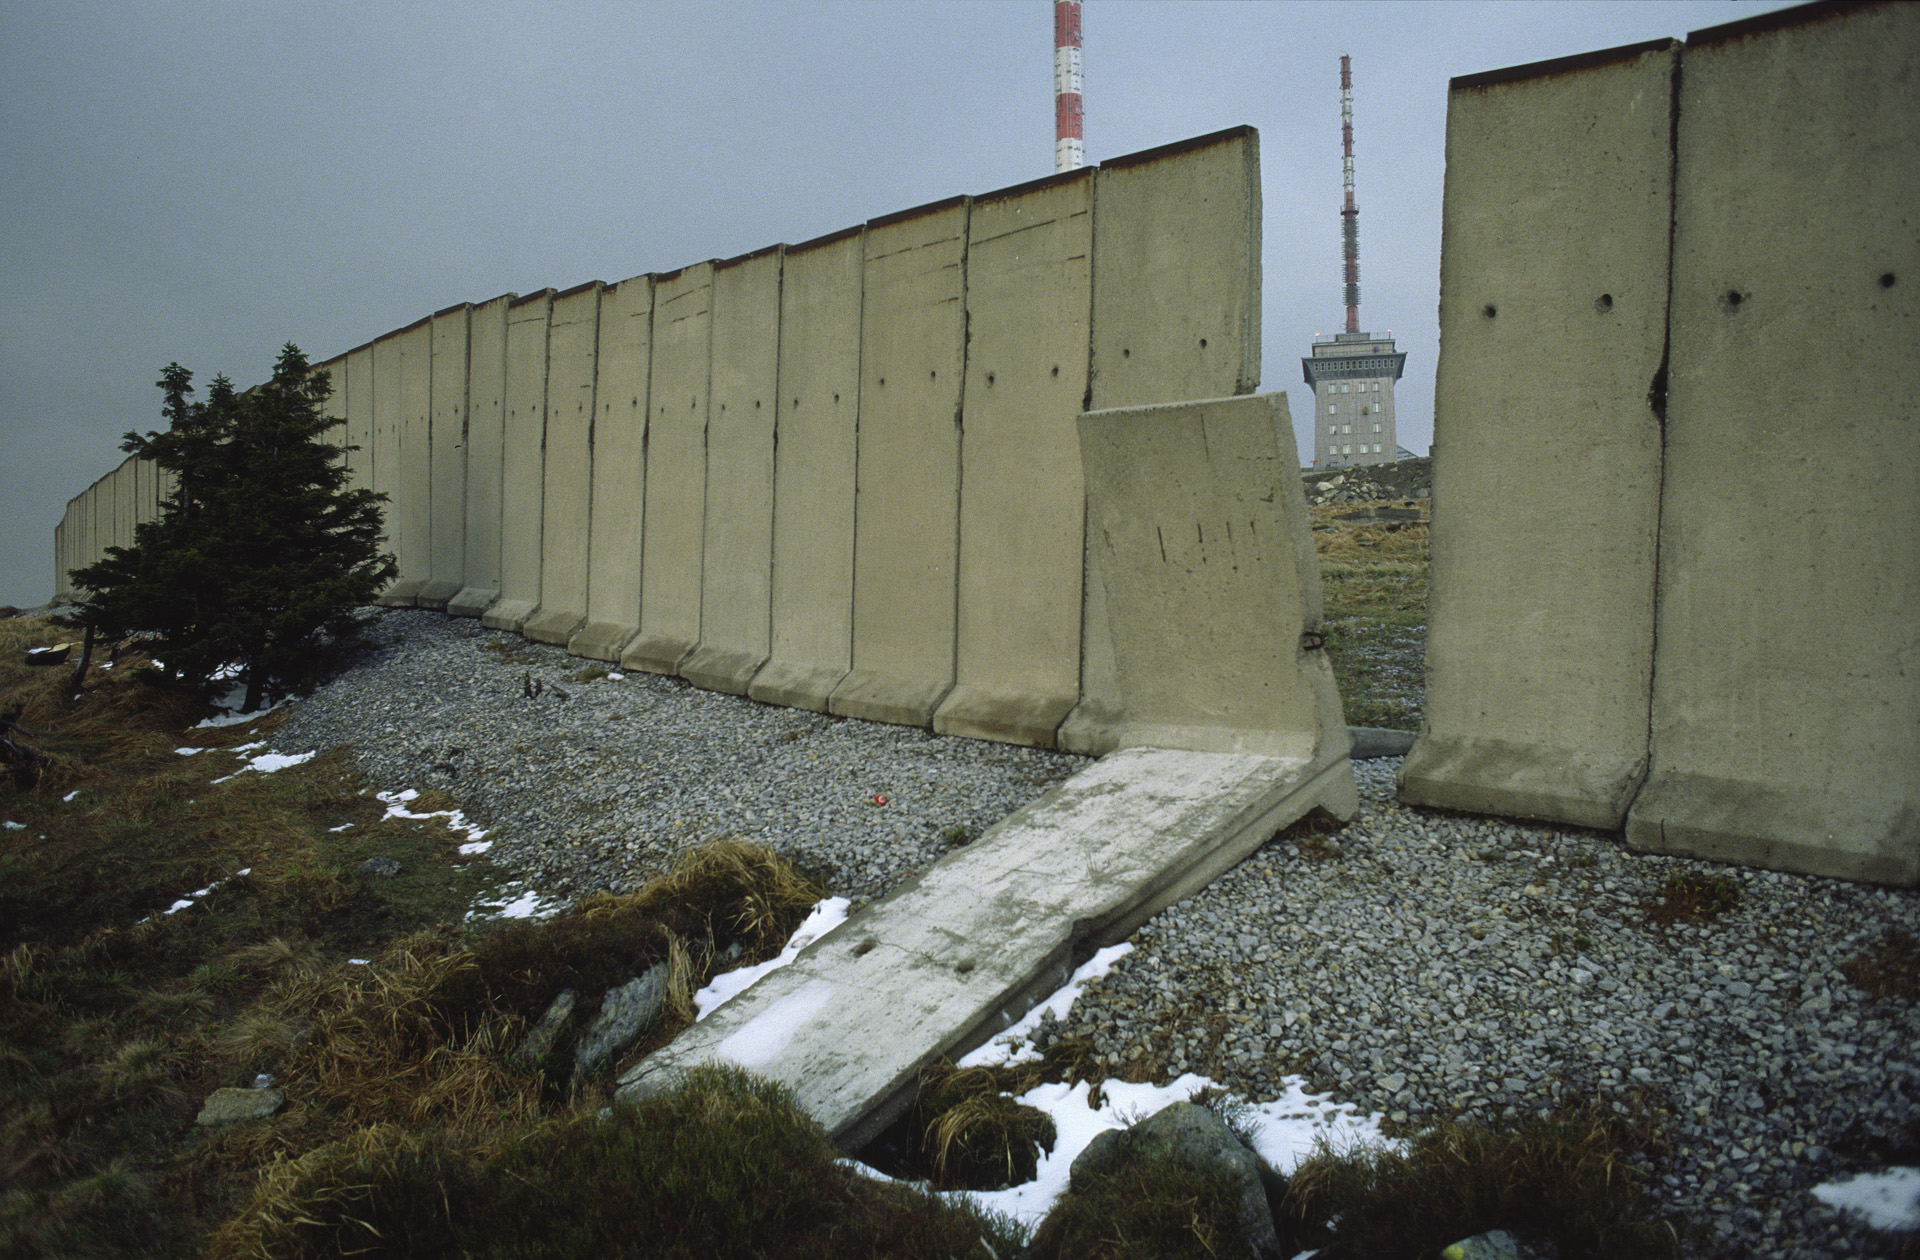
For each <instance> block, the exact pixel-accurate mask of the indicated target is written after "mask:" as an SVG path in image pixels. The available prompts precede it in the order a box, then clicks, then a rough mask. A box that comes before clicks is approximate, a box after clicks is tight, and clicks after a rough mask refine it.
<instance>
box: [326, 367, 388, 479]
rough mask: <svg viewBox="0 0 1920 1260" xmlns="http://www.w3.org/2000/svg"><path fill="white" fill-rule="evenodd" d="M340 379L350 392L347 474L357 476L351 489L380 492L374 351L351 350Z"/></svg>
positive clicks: (347, 408)
mask: <svg viewBox="0 0 1920 1260" xmlns="http://www.w3.org/2000/svg"><path fill="white" fill-rule="evenodd" d="M339 379H340V380H342V381H344V382H345V383H346V391H347V394H346V404H345V405H346V416H347V447H348V450H347V470H348V471H349V472H351V473H352V474H353V481H352V482H351V485H352V486H353V487H354V488H355V489H357V490H377V489H379V487H378V486H376V485H375V484H374V477H373V447H374V441H373V347H372V346H371V345H365V346H360V347H358V348H357V349H353V350H349V351H348V352H347V355H346V367H345V368H344V369H342V371H341V374H340V378H339ZM338 387H339V385H338V382H336V385H335V388H338Z"/></svg>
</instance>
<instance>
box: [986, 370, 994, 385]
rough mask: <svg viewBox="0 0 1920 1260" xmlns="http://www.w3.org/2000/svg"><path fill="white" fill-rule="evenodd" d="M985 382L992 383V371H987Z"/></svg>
mask: <svg viewBox="0 0 1920 1260" xmlns="http://www.w3.org/2000/svg"><path fill="white" fill-rule="evenodd" d="M987 384H989V385H991V384H993V373H991V372H989V373H987Z"/></svg>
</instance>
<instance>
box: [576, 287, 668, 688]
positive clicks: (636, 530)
mask: <svg viewBox="0 0 1920 1260" xmlns="http://www.w3.org/2000/svg"><path fill="white" fill-rule="evenodd" d="M652 345H653V277H651V276H635V277H633V278H632V279H629V280H622V281H620V283H618V284H614V285H609V286H607V288H605V289H604V290H602V291H601V294H600V347H599V352H598V353H599V383H598V387H597V388H596V389H595V391H594V397H595V405H596V408H597V410H596V414H595V417H594V425H593V502H592V509H591V521H590V523H589V527H588V534H589V540H588V556H587V621H586V624H585V625H584V626H582V627H581V628H580V629H579V630H578V631H576V632H575V634H574V636H573V638H571V639H569V640H568V641H567V650H568V651H569V652H572V653H573V654H574V655H575V656H587V657H591V658H593V659H594V660H601V661H617V660H619V659H620V652H621V650H622V649H623V648H625V647H626V645H627V643H628V642H629V641H630V640H631V639H632V638H633V636H634V635H635V634H637V633H639V630H640V576H641V575H640V553H641V540H640V527H641V524H642V522H643V517H644V512H645V507H646V478H647V450H646V436H647V391H648V380H649V374H650V372H651V370H652V362H651V361H652Z"/></svg>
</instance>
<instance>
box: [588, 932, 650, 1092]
mask: <svg viewBox="0 0 1920 1260" xmlns="http://www.w3.org/2000/svg"><path fill="white" fill-rule="evenodd" d="M666 1004H667V966H666V964H665V963H656V964H655V965H654V966H653V968H652V969H651V970H650V971H648V972H647V974H646V975H644V976H640V977H639V978H637V979H634V980H629V981H627V983H625V984H623V985H621V986H620V987H619V988H617V989H608V990H607V994H606V996H605V997H603V998H601V999H600V1013H599V1014H598V1015H597V1016H595V1017H594V1020H593V1024H592V1025H591V1026H590V1027H589V1028H588V1029H587V1032H586V1035H585V1036H583V1037H581V1038H580V1045H579V1047H578V1048H577V1049H576V1050H575V1051H574V1052H573V1088H574V1089H576V1090H578V1089H579V1088H580V1086H582V1085H584V1084H585V1083H586V1082H587V1079H588V1078H589V1077H591V1076H592V1075H593V1074H594V1073H596V1072H598V1071H600V1070H601V1069H602V1068H605V1067H608V1066H610V1065H611V1064H612V1063H613V1062H614V1060H616V1059H618V1058H619V1057H620V1056H621V1055H623V1054H625V1053H626V1052H627V1050H628V1049H629V1048H631V1047H632V1045H633V1043H634V1042H636V1041H638V1040H640V1038H641V1037H643V1036H644V1035H646V1031H647V1030H648V1029H649V1028H652V1027H653V1022H654V1021H655V1020H656V1019H659V1018H660V1012H661V1010H662V1009H663V1008H664V1007H665V1006H666Z"/></svg>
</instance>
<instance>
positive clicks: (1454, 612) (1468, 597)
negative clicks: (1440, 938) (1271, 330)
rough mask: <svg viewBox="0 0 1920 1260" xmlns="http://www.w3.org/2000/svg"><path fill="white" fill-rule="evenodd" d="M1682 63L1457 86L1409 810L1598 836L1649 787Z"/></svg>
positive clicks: (1624, 59)
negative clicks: (1429, 557)
mask: <svg viewBox="0 0 1920 1260" xmlns="http://www.w3.org/2000/svg"><path fill="white" fill-rule="evenodd" d="M1678 58H1679V45H1678V44H1677V43H1675V42H1674V41H1671V40H1663V41H1660V42H1658V43H1655V44H1648V45H1638V46H1635V47H1632V48H1624V49H1615V50H1611V51H1610V52H1607V53H1595V54H1590V55H1589V56H1587V57H1584V58H1578V59H1573V63H1571V64H1569V63H1548V64H1547V65H1544V66H1523V67H1518V68H1516V69H1513V70H1506V71H1498V72H1495V73H1494V74H1491V75H1478V76H1473V77H1471V78H1465V79H1456V80H1455V81H1454V83H1453V87H1452V91H1451V94H1450V95H1449V97H1448V106H1447V177H1446V191H1445V201H1444V211H1445V218H1444V223H1443V228H1442V244H1441V271H1440V294H1441V298H1440V318H1441V331H1440V338H1441V345H1442V347H1443V353H1442V354H1441V356H1440V364H1439V375H1438V377H1437V381H1436V393H1435V403H1434V439H1435V441H1434V457H1433V481H1434V499H1433V581H1432V595H1431V597H1430V604H1429V608H1430V614H1429V622H1428V630H1427V699H1426V726H1425V729H1424V731H1423V732H1422V734H1421V736H1420V739H1419V741H1418V742H1417V743H1416V744H1415V745H1414V748H1413V751H1412V752H1411V753H1410V754H1409V755H1408V758H1407V761H1406V764H1405V767H1404V768H1403V770H1402V771H1401V775H1400V799H1401V800H1403V801H1408V802H1411V803H1414V804H1421V805H1438V806H1443V807H1446V808H1450V809H1461V810H1472V811H1480V812H1486V813H1496V814H1508V815H1517V816H1522V817H1535V818H1551V819H1555V820H1557V821H1561V822H1569V823H1575V824H1578V825H1580V826H1586V827H1603V828H1612V827H1618V826H1619V825H1620V823H1621V820H1622V819H1623V818H1624V817H1625V814H1626V809H1627V805H1628V803H1629V802H1631V801H1632V799H1633V794H1634V792H1635V791H1636V790H1637V789H1638V788H1639V786H1640V782H1641V780H1642V778H1643V777H1644V776H1645V774H1646V765H1647V713H1648V704H1649V696H1650V689H1651V679H1652V673H1653V589H1654V562H1655V547H1656V531H1657V530H1658V528H1659V524H1660V510H1659V494H1660V471H1661V453H1660V416H1659V414H1658V412H1657V411H1656V410H1655V405H1656V404H1657V403H1658V401H1659V391H1658V389H1657V385H1658V380H1657V378H1658V377H1659V375H1660V373H1662V372H1663V371H1664V370H1665V357H1666V335H1667V234H1668V227H1669V217H1670V211H1669V206H1670V204H1671V196H1672V175H1671V171H1672V161H1671V145H1670V135H1671V128H1672V116H1673V83H1674V76H1675V74H1676V72H1677V70H1678ZM1518 470H1524V471H1523V472H1522V471H1518Z"/></svg>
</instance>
